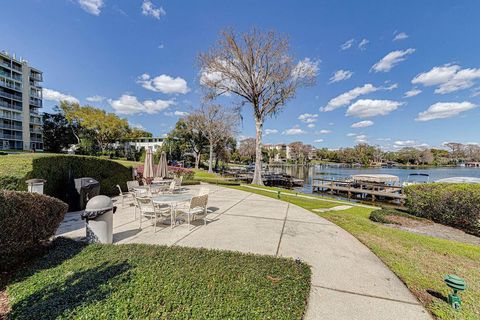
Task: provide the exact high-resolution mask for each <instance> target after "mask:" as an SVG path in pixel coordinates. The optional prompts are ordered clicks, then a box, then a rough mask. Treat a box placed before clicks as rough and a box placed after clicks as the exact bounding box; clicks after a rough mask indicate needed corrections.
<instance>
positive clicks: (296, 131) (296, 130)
mask: <svg viewBox="0 0 480 320" xmlns="http://www.w3.org/2000/svg"><path fill="white" fill-rule="evenodd" d="M305 133H307V132H306V131H305V130H302V129H300V128H299V127H298V126H295V127H293V128H290V129H287V130H284V131H283V132H282V134H284V135H287V136H295V135H299V134H305Z"/></svg>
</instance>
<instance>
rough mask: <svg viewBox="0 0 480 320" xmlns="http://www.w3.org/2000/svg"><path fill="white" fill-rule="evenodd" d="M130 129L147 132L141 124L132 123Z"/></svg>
mask: <svg viewBox="0 0 480 320" xmlns="http://www.w3.org/2000/svg"><path fill="white" fill-rule="evenodd" d="M130 127H132V128H135V129H139V130H146V129H145V127H144V126H142V125H141V124H140V123H130Z"/></svg>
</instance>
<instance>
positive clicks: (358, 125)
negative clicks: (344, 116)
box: [351, 120, 373, 128]
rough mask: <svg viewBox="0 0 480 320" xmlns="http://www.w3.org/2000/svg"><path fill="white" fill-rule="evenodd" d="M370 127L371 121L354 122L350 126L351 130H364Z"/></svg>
mask: <svg viewBox="0 0 480 320" xmlns="http://www.w3.org/2000/svg"><path fill="white" fill-rule="evenodd" d="M370 126H373V121H370V120H365V121H360V122H355V123H354V124H352V125H351V127H352V128H365V127H370Z"/></svg>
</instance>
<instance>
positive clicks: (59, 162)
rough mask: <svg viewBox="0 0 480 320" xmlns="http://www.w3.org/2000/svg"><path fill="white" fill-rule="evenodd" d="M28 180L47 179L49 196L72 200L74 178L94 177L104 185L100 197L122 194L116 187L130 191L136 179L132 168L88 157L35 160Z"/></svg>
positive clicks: (58, 157)
mask: <svg viewBox="0 0 480 320" xmlns="http://www.w3.org/2000/svg"><path fill="white" fill-rule="evenodd" d="M32 167H33V169H32V171H31V172H29V173H28V175H27V177H28V178H39V179H45V180H47V183H46V184H45V187H44V192H45V194H47V195H50V196H52V197H55V198H58V199H61V200H63V201H67V200H68V193H69V189H71V188H72V187H73V186H72V183H73V178H81V177H90V178H93V179H95V180H97V181H99V182H100V194H104V195H107V196H113V195H117V194H118V189H117V188H116V185H117V184H118V185H120V186H122V187H123V188H126V182H127V181H128V180H131V179H132V171H131V168H127V167H125V166H124V165H121V164H119V163H117V162H114V161H110V160H105V159H99V158H96V157H88V156H68V155H64V156H62V155H60V156H52V157H42V158H36V159H33V162H32Z"/></svg>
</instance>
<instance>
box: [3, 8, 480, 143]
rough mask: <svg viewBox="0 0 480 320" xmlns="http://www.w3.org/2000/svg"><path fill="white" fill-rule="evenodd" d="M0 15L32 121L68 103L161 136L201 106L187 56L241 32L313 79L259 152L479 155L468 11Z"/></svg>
mask: <svg viewBox="0 0 480 320" xmlns="http://www.w3.org/2000/svg"><path fill="white" fill-rule="evenodd" d="M2 2H3V3H2V11H3V12H2V18H1V19H0V30H2V32H0V50H6V51H7V52H9V53H11V54H12V53H15V54H16V56H17V58H18V57H23V58H25V59H27V60H28V61H29V63H30V64H31V65H32V66H34V67H36V68H38V69H40V70H42V71H43V78H44V83H43V86H44V92H43V95H44V105H45V107H44V111H45V112H51V111H52V108H53V107H54V106H55V105H58V101H59V100H61V99H67V100H70V101H78V102H79V103H81V104H88V105H93V106H96V107H99V108H102V109H104V110H106V111H108V112H115V113H116V114H118V115H119V116H120V117H122V118H126V119H128V121H129V122H130V124H131V125H132V126H138V127H141V128H144V129H146V130H148V131H150V132H152V133H153V134H154V135H155V136H162V135H164V134H166V133H168V132H169V131H170V130H171V129H172V127H173V126H174V124H175V122H176V121H177V120H178V118H179V117H181V116H183V115H185V114H186V113H188V112H189V111H191V110H192V108H195V107H198V106H199V105H200V103H201V101H202V90H201V85H200V81H199V80H200V73H201V71H200V68H199V64H198V59H197V57H198V54H199V53H201V52H205V51H207V50H209V48H211V47H212V46H213V45H214V44H215V42H216V41H217V39H218V37H219V32H220V31H221V30H222V29H225V28H233V29H234V30H235V31H236V32H238V33H243V32H248V31H250V30H251V29H252V28H253V27H255V28H258V29H260V30H263V31H269V30H275V31H276V32H278V33H279V34H280V35H282V36H286V37H288V39H289V41H290V52H291V54H292V55H293V56H294V58H295V59H296V61H298V62H304V63H305V62H307V63H308V64H309V65H310V66H311V67H312V68H313V69H314V70H315V72H316V75H317V76H316V79H317V80H316V84H315V85H313V86H310V87H305V88H300V89H299V90H298V91H297V94H296V96H295V98H294V99H292V100H290V101H289V102H288V103H287V104H286V105H285V107H284V108H283V111H282V112H281V113H280V114H278V115H277V116H275V117H274V118H269V119H267V120H266V122H265V125H264V128H265V135H264V142H265V143H289V142H293V141H303V142H304V143H310V144H312V145H314V146H315V147H317V148H321V147H326V148H333V149H334V148H340V147H347V146H353V145H355V144H356V143H359V142H367V143H370V144H373V145H378V146H380V147H382V148H384V149H385V150H395V149H399V148H401V147H405V146H416V147H423V146H425V147H426V146H430V147H441V146H442V145H443V144H444V143H445V142H450V141H455V142H461V143H479V142H480V131H479V129H478V123H479V120H480V108H479V107H480V58H479V57H480V37H479V36H478V34H479V31H480V19H478V14H479V12H480V1H477V0H471V1H468V0H463V1H453V0H452V1H446V0H424V1H413V0H410V1H372V0H364V1H354V0H351V1H278V0H277V1H253V0H242V1H220V0H211V1H199V0H198V1H193V0H192V1H185V0H174V1H173V0H170V1H167V0H164V1H159V0H16V1H5V0H4V1H2ZM20 12H21V14H20ZM9 13H10V14H9ZM236 101H237V100H235V99H234V97H225V98H222V103H224V104H226V105H228V104H230V103H231V104H234V103H235V102H236ZM242 116H243V120H242V121H241V123H240V124H239V128H240V129H239V130H240V132H239V138H240V139H241V138H245V137H253V136H254V135H255V130H254V121H253V118H252V111H251V106H249V105H245V106H244V107H243V109H242Z"/></svg>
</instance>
